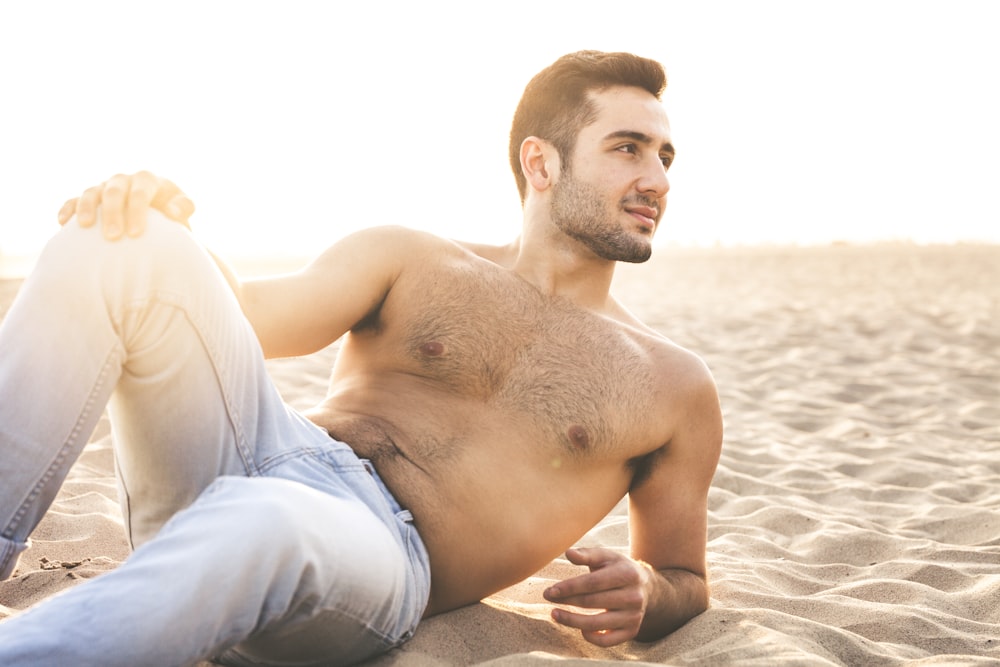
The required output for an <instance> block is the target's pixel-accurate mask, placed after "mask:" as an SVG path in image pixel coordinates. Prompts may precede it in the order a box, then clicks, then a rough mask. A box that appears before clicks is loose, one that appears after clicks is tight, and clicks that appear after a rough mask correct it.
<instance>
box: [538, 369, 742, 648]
mask: <svg viewBox="0 0 1000 667" xmlns="http://www.w3.org/2000/svg"><path fill="white" fill-rule="evenodd" d="M696 366H697V367H696V368H693V369H692V371H691V372H690V373H689V374H688V377H687V378H685V379H683V380H682V381H681V383H680V384H681V385H682V386H683V387H684V390H683V395H682V396H678V397H677V398H674V399H672V400H675V401H679V403H678V404H679V405H681V406H683V407H682V409H681V410H680V412H679V414H680V419H679V422H678V424H677V426H676V427H675V429H674V433H673V436H672V437H671V439H670V442H669V443H667V445H665V447H664V448H663V449H662V450H660V451H658V452H657V453H656V454H655V455H654V456H655V457H654V459H653V460H652V461H651V462H650V466H651V469H650V470H649V473H648V475H645V476H644V477H643V478H642V479H641V480H640V481H639V482H638V483H636V484H635V485H634V486H633V487H632V489H630V491H629V533H630V543H631V554H632V557H631V558H629V557H627V556H625V555H623V554H620V553H618V552H617V551H613V550H611V549H603V548H593V549H570V550H569V551H568V552H567V553H566V556H567V558H568V559H569V560H570V561H571V562H573V563H575V564H577V565H585V566H587V567H588V568H589V569H590V572H589V573H587V574H584V575H581V576H578V577H574V578H572V579H568V580H566V581H562V582H559V583H557V584H555V585H554V586H552V587H550V588H549V589H548V590H546V591H545V597H546V598H547V599H548V600H550V601H552V602H557V603H561V604H569V605H574V606H578V607H584V608H590V609H600V610H604V611H602V612H599V613H596V614H580V613H574V612H569V611H567V610H565V609H556V610H554V611H553V617H554V618H555V620H556V621H557V622H559V623H562V624H563V625H567V626H570V627H574V628H577V629H579V630H581V632H582V633H583V636H584V638H585V639H587V641H589V642H591V643H594V644H597V645H599V646H613V645H615V644H619V643H621V642H624V641H628V640H630V639H639V640H640V641H653V640H655V639H659V638H661V637H663V636H665V635H667V634H668V633H670V632H673V631H674V630H676V629H677V628H679V627H681V626H682V625H684V624H685V623H686V622H687V621H689V620H690V619H691V618H693V617H694V616H697V615H698V614H700V613H701V612H703V611H705V610H706V609H707V608H708V604H709V588H708V570H707V565H706V562H705V551H706V533H707V513H708V490H709V486H710V485H711V482H712V477H713V475H714V473H715V468H716V466H717V464H718V460H719V455H720V452H721V447H722V416H721V411H720V409H719V399H718V392H717V390H716V388H715V384H714V382H713V381H712V379H711V376H710V375H709V373H708V370H707V369H705V368H704V366H703V365H702V364H701V363H700V362H698V363H697V365H696Z"/></svg>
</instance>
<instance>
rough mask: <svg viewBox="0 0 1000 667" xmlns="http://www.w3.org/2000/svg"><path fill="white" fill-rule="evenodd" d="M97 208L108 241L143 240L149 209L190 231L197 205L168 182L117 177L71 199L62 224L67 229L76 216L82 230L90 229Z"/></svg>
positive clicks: (136, 176)
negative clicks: (190, 222)
mask: <svg viewBox="0 0 1000 667" xmlns="http://www.w3.org/2000/svg"><path fill="white" fill-rule="evenodd" d="M98 207H100V209H101V218H102V220H101V228H102V232H103V234H104V238H106V239H108V240H109V241H117V240H118V239H120V238H123V237H124V236H129V237H137V236H141V235H142V234H143V233H144V232H145V231H146V220H147V215H148V213H149V209H150V208H155V209H157V210H158V211H160V212H162V213H163V214H164V215H166V216H167V217H168V218H171V219H173V220H175V221H177V222H179V223H181V224H182V225H184V226H185V227H187V228H188V229H190V228H191V225H190V224H189V223H188V218H190V217H191V215H192V214H193V213H194V202H192V201H191V200H190V199H189V198H188V197H187V196H186V195H185V194H184V193H183V192H181V190H180V188H178V187H177V186H176V185H174V184H173V183H172V182H170V181H168V180H167V179H164V178H158V177H157V176H155V175H153V174H151V173H150V172H148V171H140V172H137V173H135V174H133V175H131V176H126V175H124V174H116V175H115V176H112V177H111V178H109V179H108V180H106V181H105V182H104V183H101V184H100V185H97V186H94V187H92V188H88V189H87V190H85V191H84V193H83V194H82V195H80V197H78V198H76V199H70V200H69V201H67V202H66V203H65V204H63V206H62V208H61V209H59V215H58V218H59V224H60V225H65V224H66V223H67V222H68V221H69V220H70V218H72V217H73V215H74V214H75V215H76V218H77V222H78V223H79V224H80V226H81V227H90V226H91V225H93V224H94V222H95V221H96V220H97V210H98Z"/></svg>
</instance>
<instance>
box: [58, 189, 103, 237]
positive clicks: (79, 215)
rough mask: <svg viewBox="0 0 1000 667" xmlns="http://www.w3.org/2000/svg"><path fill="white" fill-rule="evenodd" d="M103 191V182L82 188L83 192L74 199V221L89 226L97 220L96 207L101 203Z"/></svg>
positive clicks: (82, 225)
mask: <svg viewBox="0 0 1000 667" xmlns="http://www.w3.org/2000/svg"><path fill="white" fill-rule="evenodd" d="M103 191H104V183H101V184H100V185H95V186H94V187H92V188H87V189H86V190H84V191H83V194H82V195H80V197H79V198H78V199H77V200H76V221H77V223H78V224H79V225H80V226H81V227H90V226H91V225H93V224H94V221H95V220H97V207H98V205H99V204H100V203H101V193H102V192H103ZM70 201H73V200H70ZM68 203H69V202H67V204H68Z"/></svg>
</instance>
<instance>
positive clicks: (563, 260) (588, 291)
mask: <svg viewBox="0 0 1000 667" xmlns="http://www.w3.org/2000/svg"><path fill="white" fill-rule="evenodd" d="M517 248H518V252H517V256H516V258H515V259H514V262H513V264H512V265H511V267H510V268H511V270H513V271H514V272H515V273H517V274H518V275H519V276H521V277H522V278H524V279H525V280H526V281H528V282H529V283H531V284H532V285H534V286H535V287H537V288H538V289H539V290H540V291H541V292H543V293H544V294H549V295H552V296H561V297H564V298H567V299H569V300H571V301H573V302H574V303H576V304H578V305H580V306H581V307H583V308H587V309H590V310H596V311H601V310H604V309H605V308H606V307H607V305H608V302H609V293H610V290H611V280H612V278H614V274H615V264H616V262H614V261H611V260H607V259H603V258H601V257H598V256H597V255H595V254H594V253H593V251H591V250H590V249H589V248H587V247H586V246H585V245H584V244H583V243H581V242H580V241H577V240H576V239H573V238H570V237H568V236H566V235H565V234H564V233H562V232H561V231H559V230H555V229H554V228H552V227H551V226H547V225H544V224H537V225H532V224H528V223H527V221H526V224H525V225H524V230H523V232H522V235H521V238H520V239H519V242H518V243H517Z"/></svg>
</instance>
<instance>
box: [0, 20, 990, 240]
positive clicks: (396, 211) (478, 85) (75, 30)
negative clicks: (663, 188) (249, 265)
mask: <svg viewBox="0 0 1000 667" xmlns="http://www.w3.org/2000/svg"><path fill="white" fill-rule="evenodd" d="M352 5H353V6H351V7H350V8H346V9H345V8H344V7H343V5H342V4H341V3H337V2H319V1H312V2H295V1H293V0H283V1H280V2H279V1H273V2H264V1H260V0H258V1H255V2H254V1H244V2H222V1H215V2H212V1H210V0H201V1H192V0H177V1H174V2H156V3H152V2H139V1H134V0H133V1H131V2H107V1H105V2H68V1H67V2H43V1H39V2H16V3H15V2H5V3H3V4H2V5H0V96H2V97H0V101H2V104H0V119H2V120H0V196H2V201H3V203H4V215H3V216H0V253H7V254H8V255H10V254H14V253H31V252H33V251H36V250H37V249H38V248H39V247H40V246H41V244H42V243H43V242H44V239H45V238H47V237H48V236H49V235H50V234H51V233H52V232H53V231H54V229H55V213H56V211H57V210H58V208H59V206H60V205H61V204H62V202H63V201H64V200H65V199H67V198H68V197H70V196H74V195H75V194H77V193H79V192H80V191H81V190H82V189H83V188H85V187H87V186H89V185H93V184H96V183H98V182H100V181H102V180H104V179H105V178H107V177H108V176H110V175H111V174H113V173H116V172H119V171H124V172H131V171H135V170H138V169H140V168H147V169H150V170H152V171H154V172H156V173H159V174H162V175H164V176H167V177H169V178H171V179H172V180H174V181H175V182H177V183H178V184H179V185H181V187H182V188H184V190H185V191H186V192H187V193H188V194H189V195H190V196H191V197H192V198H193V199H194V200H195V202H196V204H197V205H198V213H197V214H196V216H195V218H194V219H193V223H194V225H195V227H196V229H197V230H198V232H199V235H200V236H201V237H202V238H203V239H205V240H206V242H207V243H209V244H210V245H211V246H212V247H214V248H216V249H218V250H220V251H222V252H223V254H225V253H226V252H229V253H231V254H245V253H278V254H290V255H300V254H304V253H305V254H308V253H311V252H313V251H318V250H319V249H321V248H322V247H325V246H326V245H327V244H329V243H330V242H332V241H334V240H336V239H337V238H339V237H340V236H343V235H344V234H345V233H347V232H349V231H351V230H353V229H357V228H360V227H367V226H371V225H375V224H383V223H402V224H407V225H410V226H413V227H419V228H422V229H427V230H431V231H435V232H438V233H440V234H442V235H445V236H451V237H456V238H464V239H469V240H481V241H487V242H490V241H495V242H501V241H506V240H508V239H510V238H513V237H514V236H515V235H516V234H517V233H518V230H519V228H520V207H519V203H518V200H517V195H516V190H515V187H514V182H513V178H512V177H511V175H510V173H509V171H508V167H507V157H506V155H507V153H506V142H507V132H508V129H509V122H510V117H511V115H512V114H513V110H514V107H515V105H516V103H517V100H518V98H519V96H520V94H521V91H522V89H523V87H524V85H525V83H527V81H528V79H529V78H530V77H531V76H532V75H533V74H534V73H535V72H536V71H537V70H539V69H541V68H542V67H544V66H546V65H548V64H549V63H550V62H551V61H552V60H554V59H555V58H556V57H558V56H559V55H561V54H563V53H565V52H568V51H573V50H577V49H582V48H596V49H602V50H629V51H633V52H635V53H639V54H640V55H645V56H649V57H652V58H655V59H657V60H660V61H661V62H663V63H664V64H665V66H666V67H667V70H668V77H669V80H670V83H669V86H668V89H667V94H666V96H665V103H666V105H667V111H668V114H669V115H670V117H671V122H672V126H673V133H674V140H675V144H676V145H677V147H678V160H677V162H676V164H675V166H674V168H673V170H672V172H671V174H672V179H671V180H672V186H673V189H672V191H671V193H670V205H669V207H668V210H667V214H666V217H665V218H664V223H663V225H662V226H661V229H660V232H659V241H660V242H661V243H662V242H670V241H677V242H680V243H682V244H700V245H705V244H713V243H717V242H721V243H724V244H738V243H760V242H782V243H815V242H826V241H831V240H851V241H867V240H884V239H906V238H909V239H913V240H916V241H919V242H928V241H945V242H950V241H956V240H989V241H1000V204H998V200H1000V187H998V184H1000V72H998V70H1000V39H998V38H997V34H998V32H1000V20H998V19H1000V3H996V2H991V1H989V0H983V1H978V2H977V1H975V0H963V1H959V2H954V1H952V0H943V1H937V2H920V1H915V0H910V1H899V2H895V1H879V0H862V1H857V0H854V1H852V0H840V1H838V2H805V1H796V0H790V1H785V2H777V1H771V2H761V1H754V2H745V1H733V2H712V1H710V0H703V1H698V2H696V1H694V0H688V1H686V2H672V1H669V0H650V1H629V0H607V1H606V2H601V3H594V2H579V1H568V2H551V1H550V2H545V1H543V0H529V1H522V0H509V1H508V0H505V1H503V2H489V3H471V2H469V3H465V2H435V1H433V0H430V1H427V0H425V1H424V2H402V1H400V2H389V1H385V0H384V1H382V2H377V1H375V2H366V3H363V2H355V3H352Z"/></svg>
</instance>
